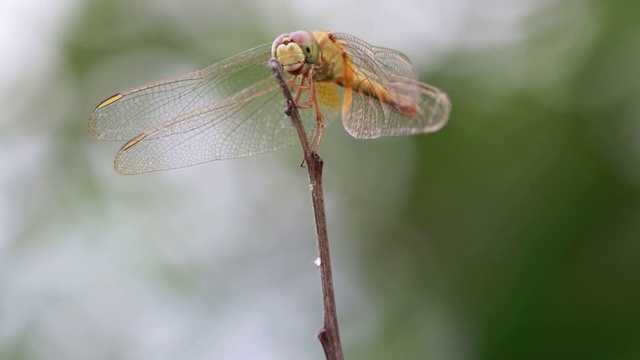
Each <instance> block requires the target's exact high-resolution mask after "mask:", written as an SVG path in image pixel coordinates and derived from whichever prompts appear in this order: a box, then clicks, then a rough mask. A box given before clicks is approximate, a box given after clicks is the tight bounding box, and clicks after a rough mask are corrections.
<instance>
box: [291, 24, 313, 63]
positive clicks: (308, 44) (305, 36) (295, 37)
mask: <svg viewBox="0 0 640 360" xmlns="http://www.w3.org/2000/svg"><path fill="white" fill-rule="evenodd" d="M289 37H290V38H291V40H292V41H293V42H295V43H296V44H298V46H299V47H300V50H302V53H303V54H304V58H305V61H306V62H307V64H314V63H316V62H317V61H318V58H319V57H320V47H319V46H318V42H317V41H316V38H315V36H313V34H312V33H310V32H308V31H304V30H299V31H294V32H292V33H291V34H289Z"/></svg>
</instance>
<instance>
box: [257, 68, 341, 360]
mask: <svg viewBox="0 0 640 360" xmlns="http://www.w3.org/2000/svg"><path fill="white" fill-rule="evenodd" d="M269 67H270V68H271V70H272V71H273V73H274V75H275V78H276V80H277V82H278V84H279V85H280V88H281V89H282V94H283V95H284V97H285V99H286V101H287V107H286V109H285V113H286V114H287V115H288V116H289V117H290V118H291V122H292V123H293V126H294V127H295V129H296V132H297V133H298V138H299V140H300V145H301V146H302V150H303V152H304V162H305V163H306V164H307V171H308V172H309V186H310V187H311V200H312V202H313V212H314V215H315V220H316V235H317V239H318V255H319V257H320V278H321V282H322V303H323V309H324V314H323V325H322V327H321V328H320V330H318V339H319V340H320V343H321V344H322V347H323V349H324V354H325V357H326V358H327V359H329V360H343V359H344V356H343V354H342V344H341V342H340V331H339V330H338V312H337V310H336V300H335V296H334V291H333V274H332V271H331V256H330V252H329V238H328V236H327V217H326V214H325V209H324V193H323V190H322V167H323V161H322V159H321V158H320V157H319V156H318V154H316V153H315V152H314V151H313V150H312V149H311V145H310V144H309V139H308V138H307V133H306V132H305V129H304V125H303V123H302V119H301V118H300V113H299V112H298V108H297V106H296V103H295V102H294V101H293V96H291V90H290V89H289V87H288V86H287V82H286V80H285V79H284V75H283V73H282V66H281V65H280V62H279V61H278V60H277V59H275V58H272V59H271V60H269Z"/></svg>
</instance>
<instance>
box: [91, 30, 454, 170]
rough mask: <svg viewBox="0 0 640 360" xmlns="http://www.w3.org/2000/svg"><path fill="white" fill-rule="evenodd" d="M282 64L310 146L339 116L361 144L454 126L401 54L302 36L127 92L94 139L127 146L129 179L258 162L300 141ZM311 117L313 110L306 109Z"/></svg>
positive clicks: (97, 118) (97, 120)
mask: <svg viewBox="0 0 640 360" xmlns="http://www.w3.org/2000/svg"><path fill="white" fill-rule="evenodd" d="M272 56H273V57H276V58H278V60H280V62H281V63H282V66H283V69H284V70H285V71H286V72H287V73H289V74H291V75H292V77H291V79H290V80H289V83H288V84H289V85H290V86H291V88H292V89H293V90H295V97H294V100H295V102H296V105H297V106H298V107H299V108H301V116H302V119H303V122H304V124H305V129H311V128H313V129H314V130H313V132H312V134H311V135H310V140H311V143H312V146H313V147H314V149H317V148H318V147H319V145H320V142H321V139H322V134H323V130H324V126H325V125H327V124H328V123H330V122H331V121H332V120H334V119H335V118H338V117H341V118H342V123H343V125H344V127H345V129H346V130H347V131H348V132H349V134H351V135H352V136H353V137H355V138H359V139H374V138H379V137H385V136H400V135H410V134H419V133H429V132H434V131H437V130H439V129H440V128H441V127H442V126H444V124H445V123H446V122H447V120H448V118H449V113H450V111H451V102H450V101H449V98H448V97H447V95H446V94H445V93H444V92H442V91H440V90H439V89H437V88H435V87H433V86H431V85H428V84H425V83H422V82H420V81H419V80H418V75H417V73H416V71H415V69H414V68H413V66H412V65H411V62H410V61H409V59H408V58H407V57H406V56H405V55H403V54H402V53H400V52H398V51H395V50H391V49H386V48H380V47H375V46H372V45H369V44H367V43H366V42H364V41H362V40H360V39H357V38H355V37H353V36H351V35H348V34H344V33H331V32H327V31H314V32H307V31H296V32H293V33H290V34H283V35H280V36H279V37H278V38H276V40H275V41H274V42H273V44H265V45H262V46H259V47H257V48H254V49H251V50H248V51H245V52H243V53H240V54H238V55H236V56H233V57H231V58H229V59H227V60H223V61H221V62H218V63H216V64H213V65H211V66H209V67H207V68H204V69H201V70H198V71H195V72H192V73H189V74H185V75H182V76H178V77H175V78H170V79H166V80H162V81H158V82H154V83H150V84H147V85H143V86H139V87H135V88H132V89H129V90H126V91H123V92H120V93H118V94H116V95H114V96H111V97H110V98H108V99H106V100H104V101H103V102H102V103H100V104H99V105H98V106H97V107H96V109H95V110H94V112H93V113H92V114H91V117H90V119H89V134H90V135H91V136H92V137H94V138H97V139H101V140H128V142H127V143H126V144H125V145H124V146H123V147H122V148H121V149H120V151H119V153H118V155H117V156H116V159H115V169H116V171H118V172H119V173H122V174H136V173H143V172H148V171H157V170H166V169H174V168H180V167H184V166H190V165H195V164H199V163H204V162H207V161H213V160H221V159H230V158H237V157H244V156H251V155H255V154H259V153H263V152H267V151H274V150H278V149H280V148H283V147H285V146H288V145H291V144H293V143H294V142H295V141H296V135H295V131H294V129H293V127H292V126H291V124H290V121H289V119H288V118H287V117H286V116H285V115H284V111H283V104H284V100H283V98H282V95H281V94H280V92H279V88H278V86H277V84H276V81H275V80H274V78H273V74H272V73H271V71H270V70H269V69H268V67H267V62H268V60H269V58H270V57H272ZM307 109H308V110H307Z"/></svg>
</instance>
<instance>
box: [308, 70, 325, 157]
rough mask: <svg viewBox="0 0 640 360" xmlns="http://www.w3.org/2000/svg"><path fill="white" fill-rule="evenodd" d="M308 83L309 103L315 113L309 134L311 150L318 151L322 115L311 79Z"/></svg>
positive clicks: (321, 132) (320, 139)
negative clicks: (313, 124)
mask: <svg viewBox="0 0 640 360" xmlns="http://www.w3.org/2000/svg"><path fill="white" fill-rule="evenodd" d="M309 85H310V89H309V91H310V93H309V103H310V105H311V106H312V107H313V110H315V113H316V126H315V128H314V129H313V135H311V150H312V151H313V152H314V153H315V152H317V151H318V148H320V143H321V142H322V136H323V135H324V118H323V116H322V109H321V108H320V103H319V102H318V96H316V87H315V84H314V83H313V80H309Z"/></svg>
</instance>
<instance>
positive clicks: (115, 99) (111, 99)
mask: <svg viewBox="0 0 640 360" xmlns="http://www.w3.org/2000/svg"><path fill="white" fill-rule="evenodd" d="M123 96H124V95H122V94H120V93H117V94H115V95H113V96H112V97H110V98H108V99H107V100H105V101H103V102H101V103H100V104H98V106H97V107H96V108H97V109H99V108H103V107H105V106H107V105H109V104H112V103H114V102H116V101H118V100H120V99H122V97H123Z"/></svg>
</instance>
